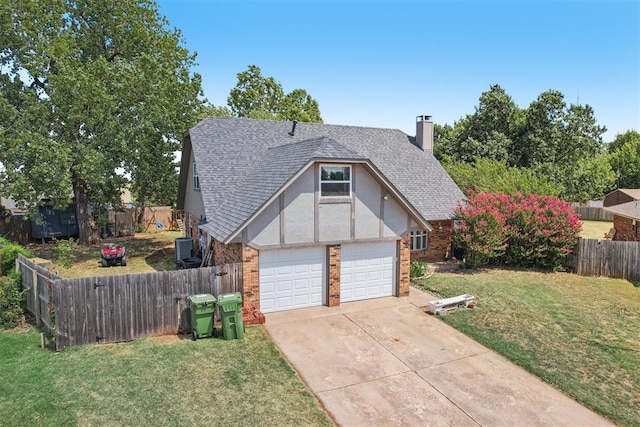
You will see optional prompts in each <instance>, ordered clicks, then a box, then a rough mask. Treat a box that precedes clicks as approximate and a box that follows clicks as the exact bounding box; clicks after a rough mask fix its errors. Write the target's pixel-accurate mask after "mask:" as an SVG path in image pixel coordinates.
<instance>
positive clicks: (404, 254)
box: [398, 235, 411, 297]
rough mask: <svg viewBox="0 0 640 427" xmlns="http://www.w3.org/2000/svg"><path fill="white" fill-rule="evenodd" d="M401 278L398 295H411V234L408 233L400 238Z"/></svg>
mask: <svg viewBox="0 0 640 427" xmlns="http://www.w3.org/2000/svg"><path fill="white" fill-rule="evenodd" d="M398 260H399V263H400V280H399V285H398V296H399V297H408V296H409V284H410V282H411V279H410V276H409V273H410V272H409V270H410V269H411V236H409V235H406V236H405V237H403V238H402V240H400V257H399V258H398Z"/></svg>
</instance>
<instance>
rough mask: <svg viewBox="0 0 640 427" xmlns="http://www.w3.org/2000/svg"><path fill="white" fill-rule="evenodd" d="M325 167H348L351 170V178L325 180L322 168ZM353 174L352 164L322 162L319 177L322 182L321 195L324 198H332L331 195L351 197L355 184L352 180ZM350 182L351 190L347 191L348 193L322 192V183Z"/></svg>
mask: <svg viewBox="0 0 640 427" xmlns="http://www.w3.org/2000/svg"><path fill="white" fill-rule="evenodd" d="M324 168H347V169H348V171H349V179H345V180H323V179H322V170H323V169H324ZM352 176H353V168H352V167H351V165H344V164H336V163H328V164H321V165H320V168H319V169H318V179H319V182H320V197H323V198H331V197H341V198H349V197H351V189H352V186H353V182H352ZM329 183H331V184H349V190H348V191H347V194H341V195H325V194H322V184H329Z"/></svg>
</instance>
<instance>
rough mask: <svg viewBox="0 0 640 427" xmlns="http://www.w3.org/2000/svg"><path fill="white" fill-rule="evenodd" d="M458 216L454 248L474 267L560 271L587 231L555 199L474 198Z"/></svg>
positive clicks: (565, 205) (489, 195)
mask: <svg viewBox="0 0 640 427" xmlns="http://www.w3.org/2000/svg"><path fill="white" fill-rule="evenodd" d="M456 215H457V219H458V221H459V224H460V227H459V228H458V229H456V230H454V232H453V239H454V243H455V244H456V245H457V246H458V247H460V248H462V249H464V250H466V253H467V255H466V257H467V263H468V264H469V266H471V267H479V266H482V265H488V264H504V265H512V266H519V267H536V268H544V269H557V268H560V267H561V266H562V262H563V260H564V259H565V258H566V256H567V255H569V254H570V253H571V252H572V251H573V248H574V247H575V245H576V243H577V241H578V237H579V233H580V229H581V227H582V224H581V223H580V221H579V219H578V215H577V214H576V213H575V211H574V210H573V209H571V207H570V206H569V204H568V203H566V202H564V201H562V200H560V199H558V198H555V197H551V196H537V195H526V196H525V195H522V194H519V193H517V194H514V195H512V196H509V195H506V194H501V193H480V194H472V195H471V196H470V197H469V200H468V202H467V204H465V205H460V206H458V208H457V209H456Z"/></svg>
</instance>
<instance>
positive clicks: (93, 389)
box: [0, 326, 332, 427]
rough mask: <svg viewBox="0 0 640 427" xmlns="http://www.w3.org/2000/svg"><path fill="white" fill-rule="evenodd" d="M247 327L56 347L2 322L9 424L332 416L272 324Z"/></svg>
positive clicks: (286, 421)
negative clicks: (224, 333) (275, 338)
mask: <svg viewBox="0 0 640 427" xmlns="http://www.w3.org/2000/svg"><path fill="white" fill-rule="evenodd" d="M246 332H247V334H246V336H245V338H244V339H243V340H233V341H225V340H222V339H202V340H198V341H190V340H186V339H185V340H182V339H179V338H178V337H175V336H170V337H158V338H147V339H142V340H138V341H134V342H130V343H126V344H117V345H95V346H86V347H77V348H73V349H69V350H66V351H64V352H60V353H54V352H52V351H50V350H45V349H42V348H40V347H39V341H40V340H39V335H38V333H37V332H36V331H35V330H33V329H29V330H19V329H16V330H11V331H2V332H0V360H2V363H1V364H0V414H2V415H0V420H1V421H0V425H7V426H23V425H24V426H26V425H45V426H53V425H56V426H58V425H121V426H124V425H128V426H154V427H157V426H177V425H260V426H284V425H314V426H316V425H318V426H322V425H325V426H330V425H332V422H331V421H330V419H329V418H328V416H327V414H326V413H325V411H324V410H323V409H322V408H321V407H320V405H319V404H318V402H317V400H316V399H315V398H314V397H313V395H312V394H310V393H309V392H308V391H307V388H306V387H305V385H304V384H303V383H302V381H301V380H300V379H299V377H298V376H297V375H296V373H295V372H294V371H293V370H292V369H291V367H290V366H289V365H288V364H287V362H286V361H285V360H284V359H283V357H282V355H281V354H280V353H279V351H278V350H277V348H276V347H275V345H274V344H273V342H272V341H271V340H270V339H269V337H268V336H267V334H266V333H265V332H264V330H263V329H262V327H260V326H248V327H247V329H246Z"/></svg>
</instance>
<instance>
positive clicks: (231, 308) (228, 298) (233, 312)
mask: <svg viewBox="0 0 640 427" xmlns="http://www.w3.org/2000/svg"><path fill="white" fill-rule="evenodd" d="M218 312H219V313H220V320H221V321H222V336H223V337H224V339H225V340H232V339H241V338H244V324H243V322H242V295H240V292H235V293H232V294H221V295H218Z"/></svg>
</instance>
